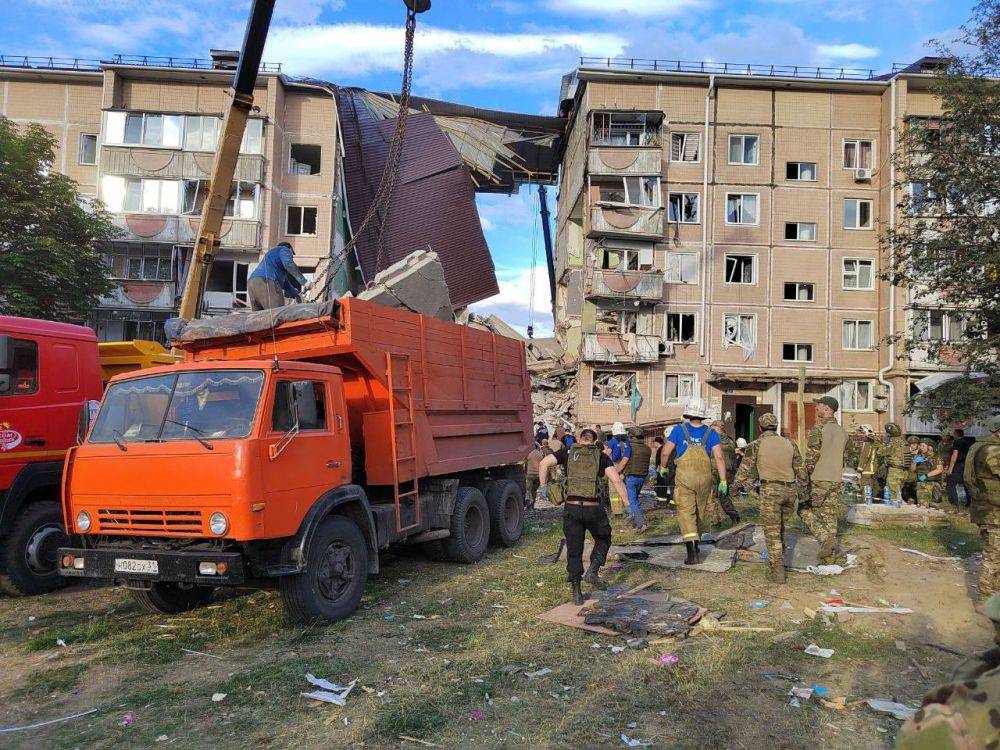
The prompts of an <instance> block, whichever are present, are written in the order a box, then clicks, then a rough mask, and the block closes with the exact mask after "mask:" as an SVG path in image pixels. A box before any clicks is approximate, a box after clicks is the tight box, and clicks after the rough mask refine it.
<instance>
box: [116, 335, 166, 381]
mask: <svg viewBox="0 0 1000 750" xmlns="http://www.w3.org/2000/svg"><path fill="white" fill-rule="evenodd" d="M97 357H98V359H99V360H100V363H101V380H102V381H103V382H104V383H105V385H107V382H108V381H109V380H111V378H113V377H114V376H115V375H121V374H122V373H123V372H132V371H133V370H145V369H146V368H149V367H156V366H158V365H172V364H174V363H175V362H177V361H178V360H179V359H180V357H178V356H176V355H174V354H171V353H170V352H168V351H167V350H166V349H164V348H163V345H162V344H160V343H158V342H156V341H143V340H141V339H133V340H132V341H102V342H101V343H99V344H98V345H97Z"/></svg>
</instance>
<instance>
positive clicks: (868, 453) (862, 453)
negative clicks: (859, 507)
mask: <svg viewBox="0 0 1000 750" xmlns="http://www.w3.org/2000/svg"><path fill="white" fill-rule="evenodd" d="M858 431H859V432H860V433H861V438H860V443H861V444H860V446H859V448H858V465H857V468H858V480H859V482H860V484H861V492H862V493H865V488H871V496H872V497H873V498H876V497H879V481H878V476H877V475H878V465H879V461H880V456H879V444H878V443H877V442H875V431H874V430H873V429H872V428H871V427H870V426H869V425H866V424H863V425H861V426H860V427H858Z"/></svg>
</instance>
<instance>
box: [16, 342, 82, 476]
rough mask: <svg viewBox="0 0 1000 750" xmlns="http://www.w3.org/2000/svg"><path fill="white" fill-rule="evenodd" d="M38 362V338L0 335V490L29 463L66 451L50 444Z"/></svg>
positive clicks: (46, 400) (45, 400)
mask: <svg viewBox="0 0 1000 750" xmlns="http://www.w3.org/2000/svg"><path fill="white" fill-rule="evenodd" d="M39 362H40V356H39V342H38V341H36V340H34V339H30V338H28V337H26V336H18V337H14V336H0V490H5V489H7V488H9V487H10V486H11V484H12V483H13V481H14V477H16V476H17V474H18V472H20V471H21V469H22V468H24V466H25V465H26V464H27V463H29V462H36V461H42V460H57V459H58V458H59V456H60V455H62V453H64V452H65V448H66V446H62V448H63V450H61V451H60V450H58V446H49V445H48V444H47V443H48V439H47V437H46V433H47V430H46V413H47V410H46V409H45V408H44V407H45V406H46V405H47V404H48V399H47V398H46V394H45V393H43V392H42V391H41V384H40V377H39V369H40V368H39ZM73 434H74V435H75V434H76V431H75V430H74V431H73ZM53 451H55V453H53ZM43 454H44V455H43Z"/></svg>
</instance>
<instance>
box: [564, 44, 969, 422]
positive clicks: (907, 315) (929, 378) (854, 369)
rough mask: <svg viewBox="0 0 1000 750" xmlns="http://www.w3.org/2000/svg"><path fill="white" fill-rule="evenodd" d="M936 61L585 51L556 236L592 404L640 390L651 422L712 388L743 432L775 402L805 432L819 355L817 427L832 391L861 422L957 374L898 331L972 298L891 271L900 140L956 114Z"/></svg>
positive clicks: (923, 324)
mask: <svg viewBox="0 0 1000 750" xmlns="http://www.w3.org/2000/svg"><path fill="white" fill-rule="evenodd" d="M933 65H934V60H933V59H924V60H922V61H920V62H919V63H917V64H915V65H912V66H906V67H899V68H897V69H896V70H894V71H893V72H892V73H890V74H887V75H884V76H879V75H877V74H876V73H874V72H872V71H852V70H841V69H837V70H828V69H817V68H782V67H775V66H746V65H742V66H733V65H726V64H711V63H681V62H676V61H663V60H657V61H654V60H643V61H639V60H620V61H616V60H613V59H612V60H608V59H600V60H598V59H594V60H589V59H586V58H585V59H583V60H581V66H580V67H579V68H578V69H577V70H576V71H575V72H574V73H572V74H570V75H568V76H566V77H565V78H564V81H563V89H562V95H561V112H560V113H561V114H562V115H563V116H564V117H565V118H566V120H567V125H566V137H565V141H564V153H563V158H562V181H561V188H560V193H559V201H558V212H557V224H556V240H555V275H556V279H557V285H558V286H557V294H556V332H557V336H558V337H559V339H560V341H561V342H562V343H563V344H564V346H565V348H566V350H567V355H566V356H567V358H570V359H575V360H576V361H577V362H578V365H579V372H578V377H577V389H578V390H577V412H578V414H577V417H578V420H579V422H580V423H582V424H593V423H598V424H601V425H606V424H610V423H611V422H613V421H616V420H621V421H625V422H629V421H632V420H631V417H632V406H631V402H632V394H633V390H637V391H638V394H639V395H640V396H641V400H642V403H641V406H640V407H639V409H638V412H637V413H636V415H635V422H637V423H639V424H640V425H645V426H647V427H649V428H650V429H651V430H652V429H654V428H656V427H658V426H661V425H663V424H666V423H669V422H671V421H674V420H677V419H679V418H680V416H681V411H682V405H683V404H684V403H685V402H686V401H687V399H688V398H690V397H692V396H700V397H703V398H705V399H706V401H707V403H708V404H709V407H710V410H711V412H712V413H713V415H714V416H715V417H716V418H719V417H722V416H724V415H726V414H727V413H728V414H730V415H731V416H732V417H733V426H732V432H733V433H734V434H735V435H737V436H742V437H746V438H752V437H753V436H754V434H755V432H756V417H757V416H758V415H759V414H761V413H762V412H765V411H774V412H775V413H776V414H777V415H778V417H779V419H780V420H781V424H782V428H783V429H784V430H785V431H786V432H787V433H788V434H790V435H795V434H796V433H797V427H798V424H799V420H800V418H802V415H800V414H798V403H797V398H796V390H797V382H798V378H799V373H800V369H801V368H804V372H805V391H806V399H805V402H806V405H805V409H804V420H805V426H806V427H808V426H810V425H811V424H812V423H813V422H814V420H815V412H814V407H813V404H812V403H811V402H812V399H813V398H815V397H817V396H820V395H824V394H832V395H834V396H835V397H836V398H838V399H839V400H840V402H841V404H842V411H841V418H842V420H843V422H844V425H845V427H848V428H850V427H853V426H855V425H857V424H859V423H867V424H871V425H873V426H876V427H878V426H881V425H883V424H884V423H885V422H886V421H888V420H889V419H894V418H895V419H899V420H903V411H902V407H903V405H904V403H905V401H906V399H907V398H908V397H909V396H911V395H912V394H913V393H915V392H916V391H917V390H919V389H920V388H922V387H931V386H932V385H935V384H937V383H939V382H940V381H941V379H942V378H946V377H948V376H949V375H948V373H941V372H938V371H937V370H936V369H935V368H934V367H933V366H931V365H929V364H928V363H927V362H926V361H921V358H920V356H919V353H915V354H909V353H905V352H904V351H902V347H899V351H897V352H896V355H897V356H896V357H895V358H894V359H893V358H891V353H890V351H889V349H888V346H887V344H886V343H885V341H886V337H887V336H891V335H892V334H894V333H904V334H905V333H907V332H909V333H913V332H914V330H916V329H917V328H919V329H920V330H921V331H922V332H923V334H922V335H926V336H938V337H941V336H948V335H949V333H948V331H949V323H951V326H950V327H951V328H953V329H954V331H952V333H957V331H958V329H959V327H960V326H959V323H957V322H955V321H958V320H959V316H958V315H957V314H955V315H954V316H952V315H950V314H949V313H948V312H947V311H945V312H943V313H942V312H941V311H939V310H936V311H933V312H932V311H928V310H923V309H921V308H920V305H919V301H917V300H910V299H908V298H907V296H906V293H905V290H903V289H896V290H891V289H890V287H889V285H888V284H887V282H885V281H882V280H881V279H880V273H881V271H882V270H883V269H882V263H883V259H882V258H880V253H879V227H880V226H881V225H883V224H887V223H889V222H890V221H896V220H901V217H900V215H899V211H898V209H894V208H892V207H894V206H896V205H898V203H899V202H900V200H901V196H900V195H897V192H898V191H897V190H894V189H893V183H894V181H895V175H894V173H893V171H894V167H893V165H892V160H891V159H890V154H891V153H892V149H893V142H894V138H895V134H896V132H898V131H899V129H901V128H903V127H905V126H906V124H907V123H908V122H911V121H912V120H913V119H914V118H920V119H922V120H925V121H926V120H932V119H933V118H935V117H936V116H938V115H940V106H939V103H938V101H937V100H936V99H935V97H934V96H933V95H932V94H931V93H930V91H929V86H930V79H931V75H930V73H931V72H932V70H933ZM913 189H914V190H919V189H920V186H913ZM952 317H953V318H954V320H950V318H952ZM928 320H929V324H928V323H927V321H928ZM911 423H912V424H911ZM906 426H907V429H908V430H916V431H930V430H929V429H927V426H926V425H919V424H916V423H913V420H912V419H909V421H908V422H907V425H906Z"/></svg>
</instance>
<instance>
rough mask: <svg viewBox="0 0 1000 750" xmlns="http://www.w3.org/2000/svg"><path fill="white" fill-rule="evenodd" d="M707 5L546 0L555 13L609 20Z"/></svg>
mask: <svg viewBox="0 0 1000 750" xmlns="http://www.w3.org/2000/svg"><path fill="white" fill-rule="evenodd" d="M708 5H709V2H708V0H548V6H549V8H551V9H552V10H553V11H555V12H557V13H583V14H586V15H595V16H601V17H602V18H609V19H610V18H613V17H614V16H615V15H632V16H641V17H644V18H652V17H662V16H676V15H679V14H680V13H682V12H684V11H693V10H699V9H701V8H705V7H707V6H708Z"/></svg>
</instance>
